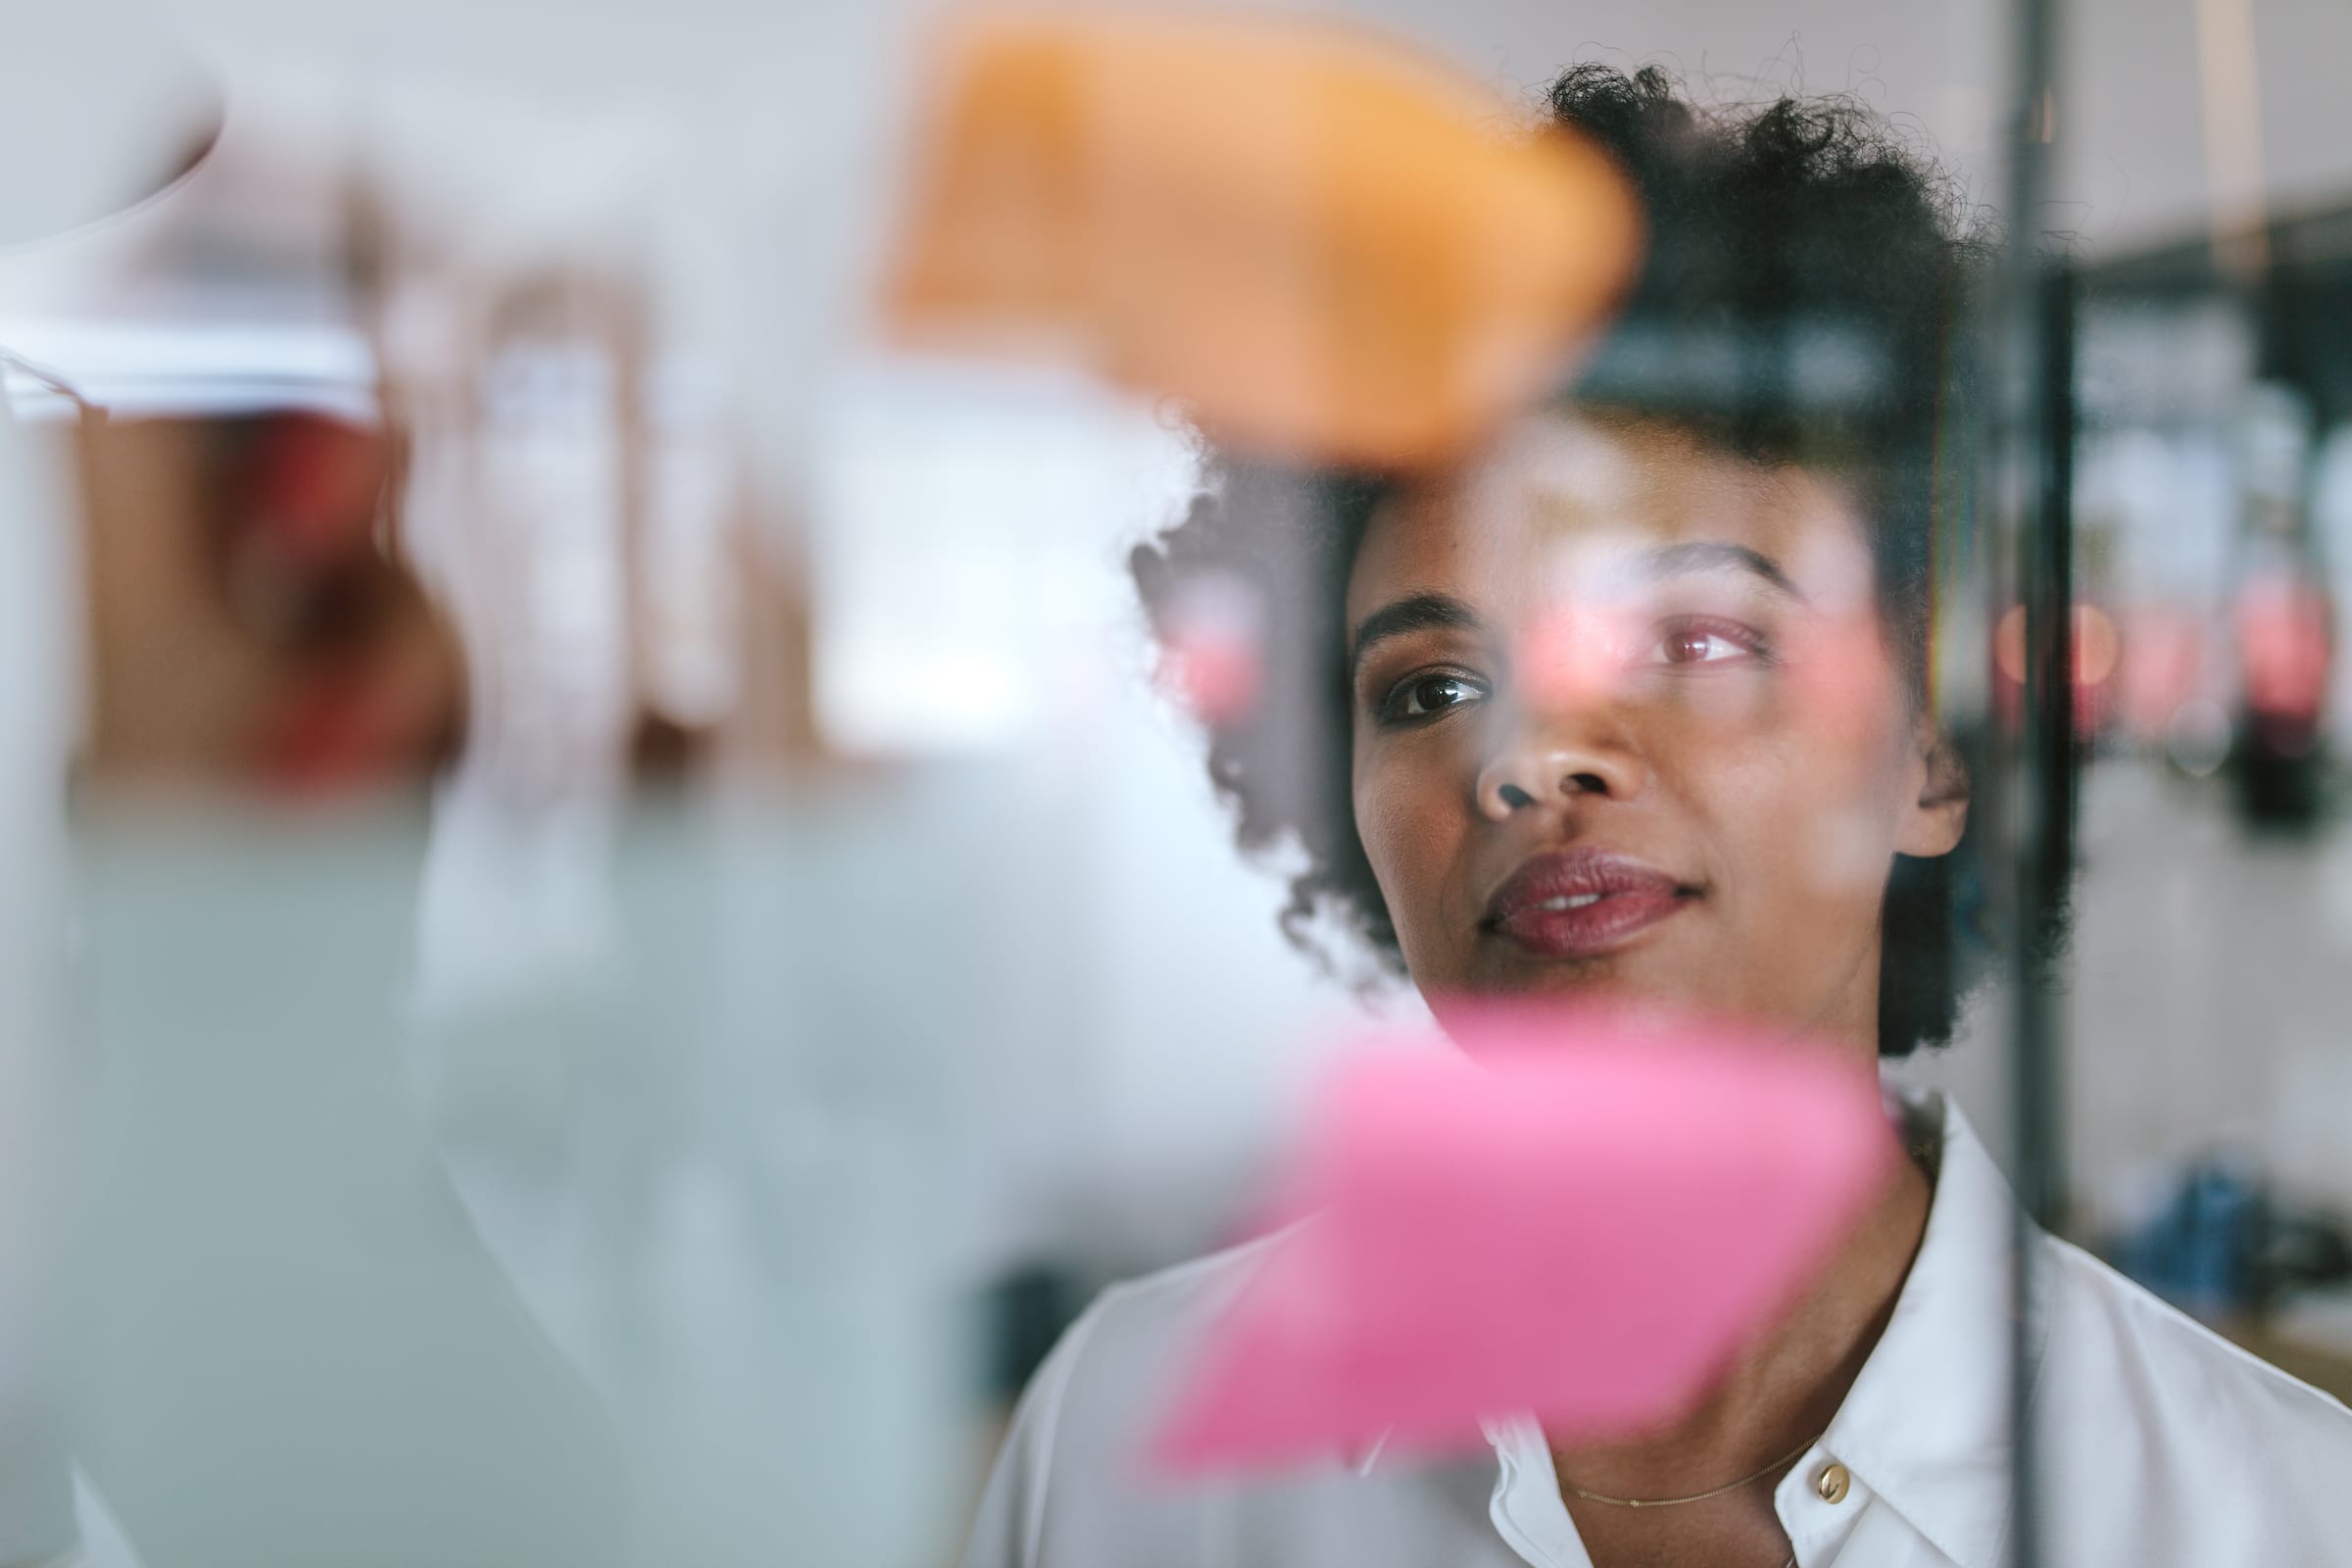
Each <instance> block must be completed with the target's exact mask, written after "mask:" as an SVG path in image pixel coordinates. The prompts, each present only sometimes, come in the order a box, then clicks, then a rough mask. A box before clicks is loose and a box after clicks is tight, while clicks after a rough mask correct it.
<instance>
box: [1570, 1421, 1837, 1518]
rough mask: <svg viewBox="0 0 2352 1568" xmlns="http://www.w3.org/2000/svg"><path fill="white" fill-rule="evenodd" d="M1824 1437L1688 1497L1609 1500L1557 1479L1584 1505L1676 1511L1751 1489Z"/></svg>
mask: <svg viewBox="0 0 2352 1568" xmlns="http://www.w3.org/2000/svg"><path fill="white" fill-rule="evenodd" d="M1828 1436H1829V1431H1828V1429H1827V1428H1824V1429H1823V1430H1822V1431H1821V1433H1820V1434H1819V1435H1817V1436H1815V1437H1812V1438H1808V1439H1807V1440H1805V1441H1804V1442H1803V1443H1800V1444H1798V1445H1797V1446H1795V1447H1794V1448H1792V1449H1790V1450H1789V1452H1787V1453H1785V1454H1783V1455H1781V1456H1780V1457H1779V1458H1778V1459H1775V1460H1773V1461H1772V1463H1770V1464H1768V1465H1766V1466H1765V1467H1764V1468H1763V1469H1761V1470H1759V1471H1757V1472H1756V1473H1755V1474H1754V1475H1751V1476H1741V1477H1740V1479H1739V1480H1737V1481H1727V1482H1725V1483H1724V1484H1723V1485H1722V1486H1720V1487H1710V1488H1709V1489H1708V1490H1706V1491H1705V1492H1693V1493H1692V1494H1691V1495H1689V1496H1688V1497H1612V1496H1610V1495H1608V1494H1606V1493H1602V1492H1587V1491H1586V1490H1585V1489H1584V1488H1582V1487H1580V1486H1578V1485H1577V1484H1576V1483H1575V1482H1573V1481H1571V1480H1569V1479H1568V1478H1567V1477H1566V1476H1561V1477H1560V1485H1561V1486H1563V1487H1566V1488H1567V1489H1568V1490H1569V1491H1570V1492H1573V1493H1575V1494H1576V1495H1578V1496H1580V1497H1582V1498H1584V1499H1585V1500H1586V1501H1587V1502H1605V1503H1607V1504H1608V1505H1609V1506H1610V1507H1612V1508H1678V1507H1680V1506H1682V1505H1683V1504H1684V1503H1686V1502H1704V1501H1706V1500H1707V1499H1708V1498H1709V1497H1720V1496H1722V1495H1724V1494H1725V1493H1727V1492H1738V1491H1739V1490H1740V1488H1741V1487H1752V1486H1754V1485H1755V1484H1756V1483H1757V1482H1759V1481H1761V1480H1763V1479H1764V1478H1765V1477H1766V1476H1768V1475H1770V1474H1772V1473H1773V1472H1774V1471H1775V1470H1780V1469H1785V1468H1786V1467H1788V1466H1789V1465H1792V1464H1794V1463H1796V1461H1797V1460H1799V1459H1801V1458H1803V1457H1804V1456H1805V1452H1806V1450H1807V1449H1809V1448H1811V1447H1812V1446H1813V1445H1814V1444H1816V1443H1819V1442H1820V1441H1821V1440H1822V1439H1823V1438H1826V1437H1828Z"/></svg>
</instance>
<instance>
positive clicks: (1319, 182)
mask: <svg viewBox="0 0 2352 1568" xmlns="http://www.w3.org/2000/svg"><path fill="white" fill-rule="evenodd" d="M935 44H936V50H935V64H934V71H935V77H936V80H937V83H938V85H937V87H936V88H935V90H933V91H932V92H930V93H928V94H926V95H925V99H924V101H926V102H929V103H933V104H936V105H937V106H938V108H937V111H936V114H935V117H934V118H933V119H932V120H931V121H930V122H929V123H927V124H926V125H925V126H924V127H923V129H922V133H921V135H920V137H919V138H918V142H917V150H916V154H915V158H914V162H913V168H914V180H913V186H912V200H911V203H910V205H909V209H908V212H907V220H906V223H905V227H904V229H903V232H902V234H901V236H900V246H899V250H898V253H897V255H896V256H895V257H894V259H893V261H892V264H891V266H890V269H889V271H888V274H887V281H886V284H885V289H886V298H885V310H886V319H887V322H888V324H889V326H890V327H891V328H892V329H893V330H895V331H896V332H897V333H898V334H900V335H901V336H903V337H905V338H907V339H910V340H913V341H916V342H919V343H922V344H924V345H925V346H954V347H958V348H976V349H981V350H989V351H1005V350H1010V351H1014V352H1029V353H1034V352H1037V351H1039V350H1041V349H1042V350H1044V351H1047V352H1049V353H1052V354H1058V355H1072V356H1075V357H1076V358H1078V359H1079V360H1080V361H1081V362H1082V363H1084V364H1086V365H1088V366H1089V367H1090V368H1093V369H1094V370H1096V371H1097V372H1099V373H1101V374H1103V375H1104V376H1106V377H1108V378H1109V379H1110V380H1112V381H1114V382H1116V383H1119V384H1121V385H1124V386H1127V387H1130V388H1133V389H1136V390H1139V391H1142V392H1144V393H1146V394H1148V395H1155V396H1163V397H1171V398H1174V399H1176V400H1177V401H1178V402H1180V403H1181V404H1182V405H1184V407H1185V410H1186V412H1187V414H1188V415H1189V416H1190V417H1193V418H1194V419H1195V420H1196V421H1197V422H1198V423H1199V424H1200V425H1201V428H1202V429H1203V430H1204V431H1205V432H1206V433H1208V434H1209V435H1210V436H1211V437H1213V438H1214V439H1217V440H1219V441H1222V442H1225V443H1228V444H1231V445H1234V446H1240V447H1248V448H1251V449H1254V450H1257V451H1261V452H1266V453H1269V454H1274V455H1279V456H1285V457H1291V458H1296V459H1302V460H1307V461H1317V462H1342V463H1351V464H1363V465H1368V466H1380V467H1397V466H1410V465H1414V464H1418V463H1424V462H1428V461H1432V460H1435V459H1438V458H1441V457H1443V456H1444V455H1446V453H1447V452H1449V451H1451V450H1454V449H1456V448H1457V447H1459V446H1460V445H1461V444H1463V443H1466V442H1467V441H1469V440H1471V439H1473V438H1475V437H1476V436H1477V435H1478V433H1479V432H1480V431H1481V430H1483V429H1485V428H1486V427H1487V426H1488V425H1490V424H1491V423H1492V422H1494V421H1495V420H1496V419H1498V418H1500V417H1502V416H1504V415H1505V414H1507V413H1508V412H1509V411H1510V410H1511V409H1512V408H1513V407H1514V406H1515V405H1517V404H1519V403H1521V402H1522V401H1523V400H1525V399H1527V398H1530V397H1533V396H1536V395H1539V394H1541V393H1542V392H1543V391H1544V389H1546V388H1547V387H1548V386H1550V385H1552V384H1554V383H1555V382H1556V381H1557V380H1558V378H1559V377H1560V376H1561V374H1562V372H1563V370H1564V368H1565V366H1566V363H1567V360H1568V357H1569V354H1570V351H1571V350H1572V349H1573V347H1574V346H1575V344H1576V342H1577V340H1578V339H1579V337H1580V336H1582V335H1583V334H1585V333H1586V332H1588V331H1589V330H1590V329H1591V328H1592V327H1593V324H1594V323H1595V322H1596V321H1597V320H1598V319H1600V317H1601V316H1602V315H1603V314H1604V313H1605V312H1606V311H1607V310H1608V308H1609V307H1610V305H1611V304H1612V302H1613V301H1614V300H1615V299H1616V298H1617V296H1618V295H1619V294H1620V293H1621V292H1622V290H1623V289H1624V287H1625V286H1626V284H1627V282H1628V280H1629V279H1630V278H1631V276H1632V275H1633V271H1634V266H1635V262H1636V260H1637V258H1638V255H1639V252H1640V249H1641V238H1642V219H1641V215H1640V212H1639V210H1638V207H1637V205H1636V201H1635V198H1634V196H1633V194H1632V192H1631V190H1630V189H1629V187H1628V186H1627V184H1626V182H1625V180H1624V179H1623V177H1622V176H1621V175H1620V174H1619V172H1617V170H1616V168H1615V167H1614V165H1612V164H1611V163H1610V162H1609V160H1608V159H1607V158H1606V157H1605V156H1604V155H1602V154H1601V153H1600V152H1598V151H1597V150H1595V149H1593V147H1591V146H1589V145H1587V144H1585V143H1583V142H1580V141H1576V140H1573V139H1570V138H1569V137H1567V136H1565V135H1564V134H1558V133H1546V134H1542V135H1537V134H1532V133H1528V134H1522V133H1519V132H1516V131H1513V130H1511V129H1510V128H1509V127H1510V126H1511V125H1512V123H1513V111H1512V110H1511V108H1510V106H1508V105H1507V104H1505V103H1503V102H1501V101H1500V100H1498V99H1495V98H1494V97H1493V96H1492V95H1490V94H1488V93H1487V92H1485V91H1484V90H1483V89H1481V88H1480V87H1479V86H1478V85H1477V84H1476V83H1474V82H1471V81H1469V80H1466V79H1464V78H1462V77H1459V76H1457V75H1455V74H1453V73H1450V72H1448V71H1447V70H1446V69H1444V68H1443V67H1441V66H1439V65H1437V64H1435V63H1433V62H1431V61H1429V60H1427V59H1425V58H1424V57H1422V56H1420V55H1418V54H1416V53H1414V52H1412V51H1410V50H1408V49H1406V48H1404V47H1402V46H1400V45H1397V44H1393V43H1389V42H1386V41H1383V40H1381V39H1379V38H1377V37H1375V36H1373V35H1369V34H1367V33H1364V32H1362V31H1359V30H1356V29H1352V28H1346V27H1339V26H1331V25H1315V24H1311V23H1306V22H1301V21H1298V20H1295V19H1278V18H1266V17H1251V16H1246V15H1242V14H1238V13H1215V14H1209V15H1201V14H1195V13H1190V12H1184V11H1121V12H1117V13H1112V14H1094V13H1083V12H1078V11H1071V10H1054V9H1017V10H1016V9H999V8H990V9H982V10H974V11H970V12H967V13H964V14H963V15H962V16H961V17H960V18H958V19H957V20H956V21H955V22H953V23H952V24H951V25H948V26H946V27H945V28H943V30H942V31H941V32H940V33H939V35H938V36H937V38H936V40H935Z"/></svg>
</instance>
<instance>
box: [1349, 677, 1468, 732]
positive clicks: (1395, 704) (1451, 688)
mask: <svg viewBox="0 0 2352 1568" xmlns="http://www.w3.org/2000/svg"><path fill="white" fill-rule="evenodd" d="M1491 690H1492V688H1490V687H1489V685H1488V684H1487V682H1486V681H1485V680H1483V679H1481V678H1480V677H1479V676H1477V675H1473V674H1471V673H1470V672H1468V671H1467V670H1460V669H1417V670H1414V671H1413V672H1412V673H1411V674H1409V675H1407V676H1405V677H1404V678H1403V679H1402V680H1399V681H1397V683H1396V684H1395V685H1393V686H1391V687H1390V688H1389V689H1388V694H1387V695H1386V696H1384V697H1383V698H1381V700H1380V706H1379V709H1378V710H1377V713H1378V717H1379V719H1380V722H1381V723H1383V724H1390V725H1397V724H1413V723H1420V722H1424V721H1426V720H1429V719H1433V718H1442V717H1444V716H1445V715H1446V714H1447V713H1450V712H1452V711H1454V710H1455V709H1458V708H1468V707H1470V706H1472V705H1473V704H1476V703H1479V702H1483V701H1484V700H1485V699H1486V698H1487V696H1488V695H1489V694H1490V692H1491Z"/></svg>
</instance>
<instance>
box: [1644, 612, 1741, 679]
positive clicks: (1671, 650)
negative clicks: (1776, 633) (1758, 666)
mask: <svg viewBox="0 0 2352 1568" xmlns="http://www.w3.org/2000/svg"><path fill="white" fill-rule="evenodd" d="M1650 657H1651V662H1654V663H1659V664H1666V665H1671V666H1675V667H1678V668H1686V669H1687V668H1691V667H1692V666H1694V665H1707V664H1743V663H1749V662H1756V661H1761V660H1764V659H1766V658H1768V657H1769V654H1768V650H1767V649H1766V647H1765V644H1764V639H1763V638H1762V637H1761V636H1759V635H1758V634H1756V633H1755V632H1753V631H1751V630H1749V629H1748V628H1746V627H1744V626H1734V625H1730V624H1727V623H1723V622H1718V621H1675V622H1671V623H1669V624H1668V625H1666V626H1665V627H1663V628H1661V630H1660V631H1659V633H1658V640H1657V642H1656V643H1655V644H1654V645H1652V653H1651V656H1650Z"/></svg>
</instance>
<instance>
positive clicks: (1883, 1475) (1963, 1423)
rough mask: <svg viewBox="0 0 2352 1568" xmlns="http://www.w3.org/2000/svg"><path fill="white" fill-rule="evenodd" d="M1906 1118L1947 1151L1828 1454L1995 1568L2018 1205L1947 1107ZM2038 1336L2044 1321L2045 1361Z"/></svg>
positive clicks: (1909, 1106) (1936, 1098)
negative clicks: (1899, 1283) (1922, 1226)
mask: <svg viewBox="0 0 2352 1568" xmlns="http://www.w3.org/2000/svg"><path fill="white" fill-rule="evenodd" d="M1903 1110H1904V1112H1905V1113H1906V1114H1905V1120H1906V1121H1907V1122H1908V1123H1909V1126H1910V1128H1912V1129H1915V1130H1917V1131H1919V1132H1922V1133H1926V1134H1928V1135H1929V1136H1930V1138H1931V1139H1932V1140H1933V1147H1935V1148H1936V1149H1937V1150H1938V1151H1939V1156H1938V1168H1937V1171H1936V1197H1935V1201H1934V1202H1933V1203H1932V1204H1931V1205H1930V1207H1929V1209H1928V1225H1927V1231H1926V1233H1925V1235H1923V1236H1922V1237H1921V1239H1920V1244H1919V1252H1918V1255H1917V1256H1915V1257H1914V1258H1913V1259H1912V1261H1911V1272H1910V1273H1909V1274H1908V1275H1907V1276H1906V1277H1905V1279H1904V1281H1903V1288H1902V1291H1901V1293H1900V1294H1899V1295H1898V1296H1897V1297H1896V1298H1895V1302H1894V1311H1893V1313H1892V1315H1891V1316H1889V1318H1888V1319H1887V1328H1886V1331H1885V1332H1884V1333H1883V1334H1881V1335H1880V1337H1879V1343H1878V1345H1877V1346H1876V1347H1874V1348H1872V1350H1871V1353H1870V1357H1869V1359H1868V1360H1867V1361H1865V1362H1864V1363H1863V1366H1862V1372H1861V1375H1860V1376H1859V1377H1857V1378H1855V1380H1854V1386H1853V1387H1852V1388H1851V1389H1850V1390H1848V1391H1847V1393H1846V1397H1845V1401H1844V1403H1842V1404H1841V1405H1839V1406H1838V1414H1837V1417H1836V1418H1835V1419H1834V1420H1833V1421H1832V1422H1831V1423H1830V1429H1829V1431H1828V1433H1827V1434H1825V1435H1824V1437H1823V1438H1822V1441H1821V1444H1820V1448H1821V1449H1822V1451H1825V1452H1828V1453H1830V1454H1832V1455H1834V1456H1835V1457H1836V1458H1837V1459H1838V1462H1839V1463H1841V1464H1843V1465H1844V1466H1845V1467H1846V1468H1847V1469H1848V1470H1849V1471H1851V1472H1852V1473H1853V1475H1854V1476H1855V1478H1856V1479H1857V1480H1859V1481H1861V1482H1862V1483H1864V1484H1865V1485H1867V1486H1868V1487H1869V1488H1870V1489H1871V1490H1872V1491H1873V1492H1875V1493H1876V1494H1877V1495H1878V1496H1879V1497H1880V1498H1881V1499H1883V1500H1884V1501H1885V1502H1886V1503H1887V1506H1889V1507H1891V1508H1893V1509H1894V1510H1895V1511H1896V1512H1897V1513H1899V1514H1901V1515H1902V1516H1903V1517H1904V1518H1906V1519H1908V1520H1909V1521H1910V1522H1911V1524H1912V1526H1913V1528H1915V1529H1917V1530H1918V1531H1919V1533H1920V1534H1921V1535H1923V1536H1925V1537H1927V1539H1928V1540H1929V1541H1930V1542H1931V1543H1933V1544H1934V1545H1935V1546H1936V1549H1937V1550H1938V1551H1940V1552H1942V1553H1943V1554H1944V1555H1945V1556H1946V1557H1949V1558H1950V1559H1951V1560H1952V1561H1953V1562H1954V1563H1956V1564H1958V1565H1959V1568H1999V1564H2000V1562H2001V1560H2002V1554H2003V1552H2004V1550H2005V1549H2006V1544H2007V1536H2008V1532H2009V1518H2010V1495H2009V1481H2010V1474H2009V1465H2010V1450H2011V1439H2010V1428H2009V1386H2010V1324H2011V1323H2012V1322H2013V1321H2014V1318H2015V1312H2014V1310H2013V1306H2012V1302H2011V1299H2010V1265H2011V1248H2012V1244H2013V1239H2014V1232H2013V1227H2014V1225H2015V1223H2016V1219H2015V1216H2016V1200H2015V1199H2014V1198H2013V1197H2012V1196H2011V1194H2010V1191H2009V1186H2008V1183H2007V1182H2005V1181H2004V1180H2002V1177H2001V1173H2000V1170H1999V1168H1998V1167H1997V1166H1995V1165H1994V1163H1993V1160H1992V1156H1991V1154H1990V1153H1988V1152H1986V1151H1985V1146H1984V1144H1983V1143H1982V1142H1981V1141H1980V1140H1979V1139H1978V1137H1977V1133H1976V1129H1975V1128H1973V1127H1971V1126H1970V1125H1969V1123H1968V1118H1967V1117H1966V1116H1964V1115H1963V1114H1961V1111H1960V1108H1959V1107H1958V1106H1957V1105H1954V1104H1953V1103H1951V1102H1950V1101H1949V1100H1948V1099H1947V1098H1946V1097H1945V1096H1943V1095H1941V1094H1939V1093H1936V1092H1933V1091H1921V1092H1916V1093H1914V1094H1912V1095H1909V1096H1907V1097H1905V1099H1904V1102H1903ZM1938 1132H1939V1133H1940V1138H1936V1137H1935V1134H1936V1133H1938ZM2036 1316H2038V1315H2036ZM2041 1332H2042V1330H2041V1325H2040V1324H2039V1322H2038V1321H2036V1322H2035V1324H2034V1344H2033V1345H2032V1347H2031V1354H2032V1355H2033V1357H2034V1360H2036V1361H2038V1360H2039V1357H2040V1337H2041Z"/></svg>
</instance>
